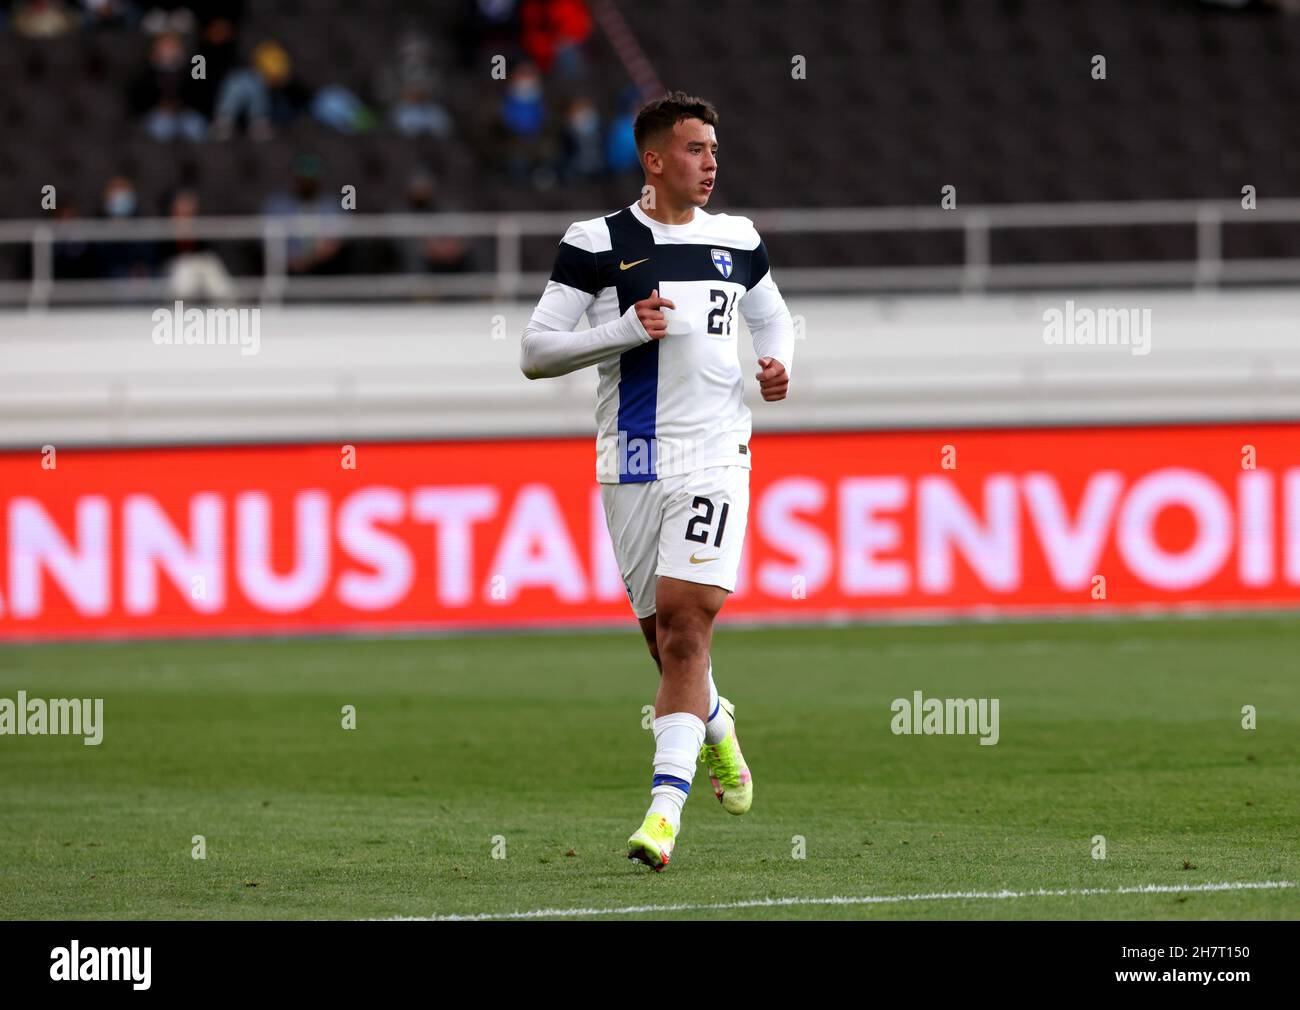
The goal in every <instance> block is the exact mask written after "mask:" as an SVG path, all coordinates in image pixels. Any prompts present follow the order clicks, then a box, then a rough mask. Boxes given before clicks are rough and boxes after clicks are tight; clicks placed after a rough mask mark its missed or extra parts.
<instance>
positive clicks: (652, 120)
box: [632, 91, 718, 154]
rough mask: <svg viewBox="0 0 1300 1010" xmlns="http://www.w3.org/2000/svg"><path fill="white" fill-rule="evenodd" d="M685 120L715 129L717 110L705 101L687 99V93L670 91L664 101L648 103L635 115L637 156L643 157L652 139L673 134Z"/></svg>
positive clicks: (658, 99)
mask: <svg viewBox="0 0 1300 1010" xmlns="http://www.w3.org/2000/svg"><path fill="white" fill-rule="evenodd" d="M683 119H698V120H701V121H702V122H705V123H708V124H709V126H714V127H716V126H717V125H718V110H717V109H715V108H714V107H713V106H712V105H711V104H710V103H709V102H708V101H706V100H705V99H703V98H696V97H695V96H694V95H688V94H687V93H686V92H685V91H670V92H668V93H667V94H666V95H664V97H663V98H656V99H655V100H654V101H653V102H647V103H646V104H645V105H643V106H641V111H640V112H638V113H637V114H636V123H635V124H634V125H633V127H632V135H633V136H634V137H635V138H636V150H637V153H638V154H644V153H645V149H646V143H647V142H648V141H649V140H650V138H651V137H654V136H657V135H658V134H660V133H663V132H664V131H667V132H669V133H671V132H672V129H673V127H674V126H676V125H677V124H678V123H680V122H681V121H682V120H683Z"/></svg>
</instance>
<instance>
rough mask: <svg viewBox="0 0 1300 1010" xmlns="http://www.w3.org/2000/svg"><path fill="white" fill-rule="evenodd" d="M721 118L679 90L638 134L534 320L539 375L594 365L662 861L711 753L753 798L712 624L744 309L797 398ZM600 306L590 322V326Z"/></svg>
mask: <svg viewBox="0 0 1300 1010" xmlns="http://www.w3.org/2000/svg"><path fill="white" fill-rule="evenodd" d="M717 123H718V115H717V113H716V112H715V111H714V108H713V106H712V105H710V104H709V103H708V102H706V101H704V100H702V99H699V98H695V97H692V96H691V95H687V94H685V93H683V92H680V91H676V92H672V93H670V94H668V95H666V96H665V97H663V98H661V99H658V100H657V101H653V102H650V103H649V104H648V105H646V106H645V107H644V108H642V109H641V110H640V112H639V113H638V114H637V117H636V123H635V125H634V128H633V131H634V134H635V137H636V146H637V151H638V152H639V153H640V156H641V167H642V169H643V170H644V172H645V186H644V188H643V190H642V196H641V199H640V200H638V201H637V202H636V203H633V204H632V205H631V206H629V207H625V208H623V209H622V210H620V211H618V212H617V213H614V214H611V215H609V216H608V217H603V218H601V217H598V218H593V219H591V220H590V221H578V222H575V223H574V224H572V225H570V227H569V230H568V231H567V232H565V234H564V239H563V240H562V241H561V242H560V247H559V251H558V252H557V253H556V256H555V267H554V269H553V270H552V272H551V279H550V281H549V282H548V283H547V285H546V290H545V291H544V292H543V294H542V298H541V301H539V302H538V303H537V308H536V310H534V312H533V315H532V319H531V320H530V321H529V323H528V326H527V328H526V329H525V330H524V335H523V347H522V350H521V354H520V368H521V369H522V370H523V373H524V374H525V375H526V376H528V378H530V379H540V378H545V377H550V376H556V375H564V374H566V373H568V372H571V371H573V370H574V369H577V368H584V367H586V366H588V365H595V366H596V369H597V373H598V377H599V378H598V384H597V398H596V426H597V435H596V450H597V459H596V479H597V481H599V483H600V485H601V499H602V502H603V504H604V509H605V519H606V522H607V524H608V526H609V532H610V536H611V538H612V540H613V544H614V555H615V557H616V558H617V560H618V566H619V571H620V572H621V573H622V575H623V583H624V585H625V586H626V587H627V594H628V599H629V600H630V601H631V604H632V612H633V613H634V614H635V615H636V617H637V620H638V621H640V624H641V632H642V634H643V635H644V636H645V640H646V643H647V644H648V645H649V647H650V655H651V656H652V657H653V658H654V661H655V663H656V664H657V665H658V667H659V670H660V678H659V691H658V694H657V695H656V697H655V715H656V718H655V720H654V736H655V755H654V778H653V780H652V782H651V787H650V797H651V800H650V809H649V811H648V812H647V814H646V816H645V820H644V822H643V823H642V825H641V827H640V828H639V829H637V831H636V832H634V833H633V835H632V837H631V838H629V839H628V858H630V859H639V860H640V861H641V862H643V863H645V864H647V865H648V866H651V867H653V868H654V869H656V870H662V869H663V868H664V867H665V866H667V865H668V860H669V857H670V855H671V854H672V851H673V846H674V845H675V844H676V839H677V835H678V832H679V830H680V827H681V812H682V804H683V803H684V802H685V800H686V796H687V794H688V793H689V792H690V788H691V780H692V778H694V775H695V765H696V763H697V761H703V762H705V763H706V764H707V765H708V769H709V777H710V779H711V781H712V783H713V790H714V793H715V794H716V795H717V797H718V799H719V801H721V803H722V805H723V807H724V808H725V809H727V810H728V811H730V812H731V813H733V814H743V813H745V811H747V810H748V809H749V807H750V803H751V802H752V799H753V782H752V780H751V778H750V774H749V768H748V767H747V766H746V764H745V759H744V757H743V756H742V754H741V752H740V745H739V744H738V743H737V741H736V728H735V707H734V706H733V705H732V704H731V703H730V702H729V701H727V699H725V698H720V697H719V696H718V689H717V686H716V685H715V684H714V682H713V665H712V662H711V661H710V658H709V646H710V643H711V642H712V639H713V620H714V618H715V617H716V616H717V614H718V611H719V610H720V609H721V608H722V604H723V601H724V600H725V599H726V596H727V593H729V592H731V591H733V590H734V589H735V588H736V571H737V568H738V567H739V564H740V552H741V546H742V543H743V541H744V537H745V526H746V520H747V519H748V512H749V467H750V460H751V455H750V451H749V438H750V420H751V418H750V412H749V409H748V408H747V407H746V406H745V404H744V402H743V400H742V394H743V392H744V380H743V377H742V374H741V370H740V365H739V361H738V358H737V353H736V338H737V325H738V323H737V318H736V310H737V308H739V310H740V313H741V315H743V316H744V318H745V322H746V323H747V324H748V325H749V329H750V333H751V335H752V337H753V342H754V351H755V353H756V355H757V356H758V367H759V371H758V373H757V378H758V383H759V387H760V389H761V391H762V394H763V399H764V400H768V401H774V400H782V399H784V398H785V395H786V389H787V387H788V385H789V381H790V366H791V360H792V351H793V349H794V326H793V323H792V321H791V318H790V312H789V310H788V309H787V308H786V306H785V302H784V301H783V300H782V298H781V294H780V292H779V291H778V290H777V287H776V284H775V282H774V281H773V280H772V274H771V272H770V271H769V270H768V263H767V248H766V247H765V246H764V245H763V241H762V239H760V238H759V236H758V232H756V231H755V230H754V224H753V222H752V221H750V220H749V218H747V217H738V216H734V215H730V214H709V213H706V212H705V211H704V210H703V209H702V208H703V207H704V206H705V204H707V203H708V202H709V196H710V195H711V194H712V192H713V186H714V183H715V182H716V179H717V174H718V157H717V155H718V141H717V136H716V130H715V128H716V126H717ZM584 312H585V313H586V314H587V321H588V322H589V323H591V324H594V325H592V326H591V328H590V329H585V330H578V329H576V327H577V325H578V320H579V319H580V318H581V317H582V314H583V313H584Z"/></svg>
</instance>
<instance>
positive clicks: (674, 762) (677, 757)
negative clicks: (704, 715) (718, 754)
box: [648, 712, 704, 831]
mask: <svg viewBox="0 0 1300 1010" xmlns="http://www.w3.org/2000/svg"><path fill="white" fill-rule="evenodd" d="M653 727H654V734H655V760H654V778H653V779H652V780H651V783H650V796H651V800H650V809H649V811H648V813H651V814H661V815H663V816H664V817H666V818H668V823H669V824H671V825H672V826H673V830H674V831H676V830H677V829H678V828H680V827H681V823H682V804H683V803H685V802H686V797H687V795H688V794H689V793H690V791H691V779H692V778H694V777H695V766H696V764H697V763H698V762H699V759H700V748H701V747H702V746H704V723H702V722H700V718H699V716H695V715H691V713H690V712H669V713H668V714H667V715H661V716H659V718H657V719H656V720H655V721H654V723H653Z"/></svg>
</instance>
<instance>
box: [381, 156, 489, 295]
mask: <svg viewBox="0 0 1300 1010" xmlns="http://www.w3.org/2000/svg"><path fill="white" fill-rule="evenodd" d="M406 209H407V210H408V211H409V212H410V213H412V214H432V213H447V212H451V211H455V210H458V209H459V208H457V207H455V206H454V205H453V204H451V203H450V202H448V201H447V200H445V199H443V198H442V196H441V194H440V193H439V192H438V181H437V179H436V178H435V177H434V176H433V175H432V174H431V173H429V172H427V171H424V170H421V171H418V172H416V173H415V174H414V175H413V176H411V179H410V181H409V182H408V183H407V186H406ZM397 261H398V267H399V269H400V270H401V271H402V272H403V273H408V274H420V273H460V272H462V271H465V270H469V269H471V268H472V267H473V266H474V255H473V250H472V249H471V248H470V245H469V243H468V242H466V241H465V239H463V238H461V237H459V236H456V235H437V236H429V237H426V238H412V239H401V240H400V241H399V248H398V255H397Z"/></svg>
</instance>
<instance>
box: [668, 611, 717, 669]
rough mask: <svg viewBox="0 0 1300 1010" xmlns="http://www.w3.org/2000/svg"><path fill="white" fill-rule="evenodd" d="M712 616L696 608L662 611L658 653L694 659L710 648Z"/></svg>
mask: <svg viewBox="0 0 1300 1010" xmlns="http://www.w3.org/2000/svg"><path fill="white" fill-rule="evenodd" d="M711 623H712V618H711V617H710V615H709V614H707V613H706V612H704V611H702V610H698V609H696V608H685V607H683V608H680V609H678V608H673V609H670V610H668V611H667V612H666V613H665V612H664V611H660V613H659V626H658V640H657V642H656V644H657V646H658V649H657V650H656V651H657V654H658V656H659V657H660V658H661V659H662V658H672V659H674V660H679V661H680V660H689V659H693V658H695V657H697V656H699V655H701V654H703V653H705V652H707V651H708V648H709V628H710V625H711Z"/></svg>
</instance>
